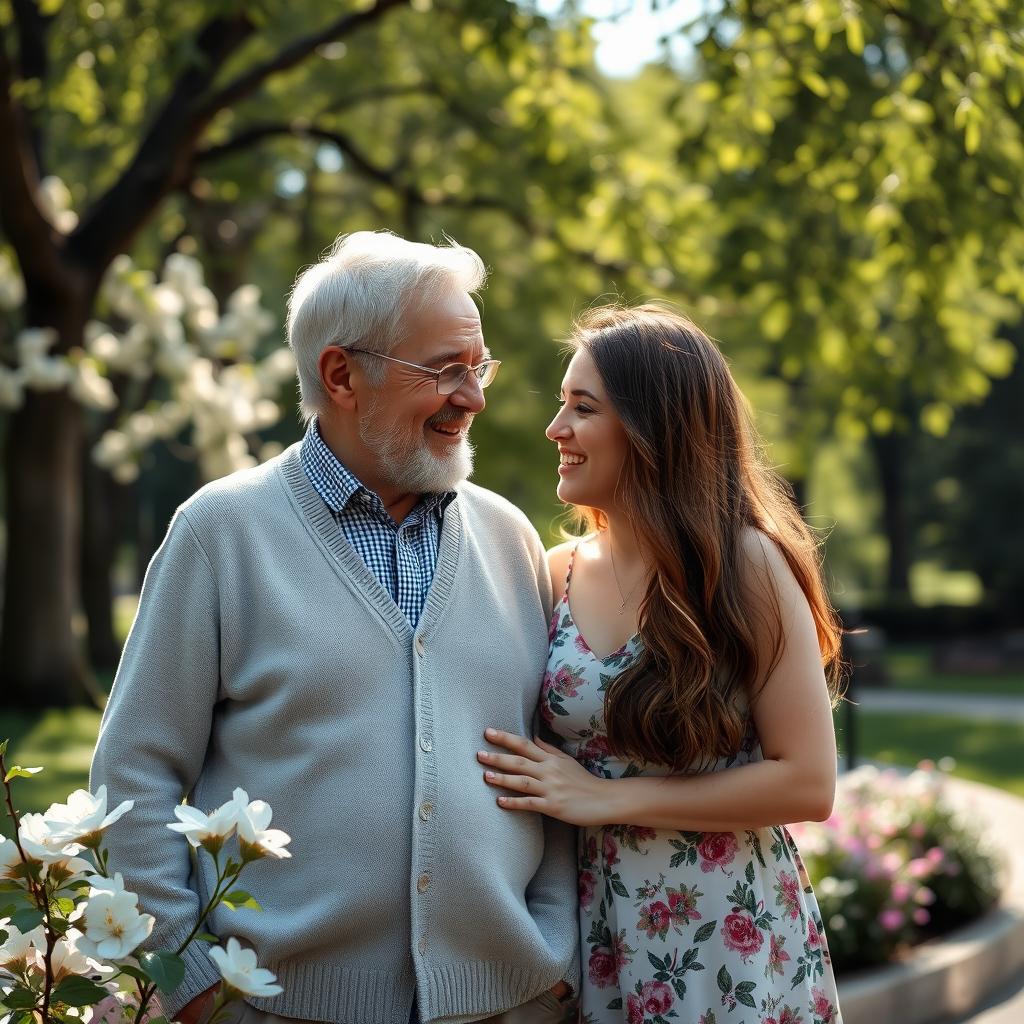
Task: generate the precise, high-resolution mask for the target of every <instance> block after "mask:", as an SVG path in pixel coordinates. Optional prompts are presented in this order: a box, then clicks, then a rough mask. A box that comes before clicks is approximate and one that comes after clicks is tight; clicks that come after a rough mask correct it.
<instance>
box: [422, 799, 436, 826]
mask: <svg viewBox="0 0 1024 1024" xmlns="http://www.w3.org/2000/svg"><path fill="white" fill-rule="evenodd" d="M433 813H434V805H433V804H432V803H431V802H430V801H429V800H424V801H423V803H421V804H420V820H421V821H429V820H430V816H431V815H432V814H433Z"/></svg>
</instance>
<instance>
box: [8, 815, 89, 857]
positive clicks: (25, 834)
mask: <svg viewBox="0 0 1024 1024" xmlns="http://www.w3.org/2000/svg"><path fill="white" fill-rule="evenodd" d="M18 842H20V843H21V848H22V849H23V850H24V851H25V853H26V855H27V856H29V857H31V858H32V859H33V860H38V861H42V862H43V863H44V864H48V863H52V862H55V861H63V860H67V859H68V858H69V857H73V856H74V855H75V854H77V853H81V851H82V847H81V846H80V845H78V844H77V843H72V842H69V841H68V840H67V839H66V838H65V837H64V834H63V832H62V831H61V830H60V829H58V828H54V827H53V823H52V822H50V821H48V820H47V819H46V817H45V816H44V815H42V814H23V815H22V816H21V825H20V826H19V828H18Z"/></svg>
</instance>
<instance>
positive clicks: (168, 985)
mask: <svg viewBox="0 0 1024 1024" xmlns="http://www.w3.org/2000/svg"><path fill="white" fill-rule="evenodd" d="M139 966H140V967H141V968H142V969H143V970H144V971H145V972H146V974H147V975H148V976H149V979H150V981H152V982H153V983H154V984H155V985H156V987H157V988H158V989H160V991H161V992H173V991H174V990H175V989H176V988H177V987H178V986H179V985H180V984H181V981H182V978H184V977H185V964H184V962H183V961H182V959H181V957H180V956H176V955H175V954H174V953H169V952H167V951H166V950H163V949H158V950H154V951H153V952H151V953H140V954H139Z"/></svg>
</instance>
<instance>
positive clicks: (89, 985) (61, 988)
mask: <svg viewBox="0 0 1024 1024" xmlns="http://www.w3.org/2000/svg"><path fill="white" fill-rule="evenodd" d="M109 995H110V993H109V992H108V991H107V990H106V989H105V988H103V987H102V986H100V985H97V984H96V982H95V981H90V980H89V979H88V978H82V977H79V976H78V975H77V974H73V975H71V977H69V978H65V979H64V980H63V981H62V982H61V983H60V984H59V985H58V986H57V987H56V988H55V989H54V990H53V998H54V999H55V1000H56V1001H57V1002H58V1003H66V1004H67V1005H68V1006H92V1005H93V1004H94V1003H98V1002H99V1001H100V1000H101V999H106V998H107V996H109Z"/></svg>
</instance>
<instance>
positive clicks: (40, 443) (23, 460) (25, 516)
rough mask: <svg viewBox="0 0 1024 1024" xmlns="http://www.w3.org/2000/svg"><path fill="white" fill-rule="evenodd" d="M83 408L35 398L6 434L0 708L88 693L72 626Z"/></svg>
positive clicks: (71, 699)
mask: <svg viewBox="0 0 1024 1024" xmlns="http://www.w3.org/2000/svg"><path fill="white" fill-rule="evenodd" d="M82 420H83V415H82V409H81V407H80V406H79V405H78V404H77V403H76V402H75V401H74V400H73V399H72V398H71V397H70V396H69V395H67V394H66V393H65V392H57V393H48V394H36V393H30V394H29V395H28V397H27V399H26V401H25V404H24V406H23V407H22V408H21V409H20V410H19V411H18V412H16V413H15V414H14V415H13V416H12V417H11V419H10V423H9V428H8V433H7V455H6V467H5V468H6V480H5V484H6V496H7V564H6V571H5V574H4V605H3V636H2V640H0V694H2V696H0V703H2V704H3V706H4V707H6V708H12V707H18V708H38V707H52V706H67V705H70V704H73V703H78V702H79V701H80V700H81V699H82V698H83V696H84V694H85V688H84V683H85V665H84V663H83V660H82V657H81V653H80V650H79V645H78V642H77V640H76V638H75V636H74V631H73V628H72V619H73V616H74V612H75V609H76V607H77V597H78V569H79V567H78V543H79V534H80V527H81V522H80V509H81V464H80V454H79V453H80V451H81V444H82V432H83V422H82Z"/></svg>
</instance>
